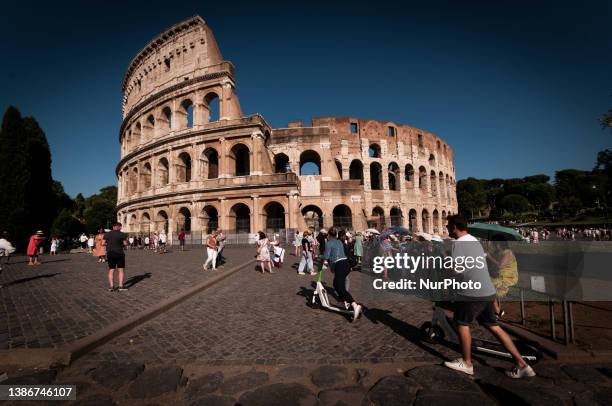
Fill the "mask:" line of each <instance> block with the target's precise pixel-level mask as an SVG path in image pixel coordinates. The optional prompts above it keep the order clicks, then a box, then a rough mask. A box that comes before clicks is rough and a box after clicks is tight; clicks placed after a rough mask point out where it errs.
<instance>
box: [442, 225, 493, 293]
mask: <svg viewBox="0 0 612 406" xmlns="http://www.w3.org/2000/svg"><path fill="white" fill-rule="evenodd" d="M452 256H453V258H454V259H455V260H456V259H457V257H464V258H467V257H472V258H474V263H476V258H479V257H480V258H482V262H484V264H483V267H479V265H478V264H477V263H476V265H475V266H473V267H472V268H471V269H467V267H466V268H465V269H464V270H463V271H457V270H456V269H455V272H457V273H458V274H460V275H461V276H462V278H463V281H464V282H468V281H473V282H474V283H476V282H480V284H481V287H480V289H469V288H468V289H462V290H459V291H458V292H457V293H459V294H460V295H462V296H468V297H491V296H493V295H495V294H496V292H497V291H496V290H495V287H494V286H493V282H492V281H491V276H490V275H489V270H488V268H487V261H486V255H485V252H484V249H483V248H482V245H481V244H480V241H478V239H477V238H476V237H474V236H473V235H471V234H466V235H464V236H462V237H459V238H457V239H456V240H455V241H454V242H453V248H452Z"/></svg>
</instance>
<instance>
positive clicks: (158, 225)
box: [155, 210, 168, 233]
mask: <svg viewBox="0 0 612 406" xmlns="http://www.w3.org/2000/svg"><path fill="white" fill-rule="evenodd" d="M155 231H157V232H160V231H163V232H165V233H167V232H168V215H167V214H166V212H165V211H163V210H160V211H159V212H157V216H156V217H155Z"/></svg>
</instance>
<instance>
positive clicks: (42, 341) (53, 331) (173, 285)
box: [0, 248, 253, 350]
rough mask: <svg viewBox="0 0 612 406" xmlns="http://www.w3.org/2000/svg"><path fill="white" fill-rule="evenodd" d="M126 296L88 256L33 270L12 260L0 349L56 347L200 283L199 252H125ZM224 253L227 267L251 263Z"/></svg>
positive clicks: (52, 260) (2, 296) (0, 303)
mask: <svg viewBox="0 0 612 406" xmlns="http://www.w3.org/2000/svg"><path fill="white" fill-rule="evenodd" d="M126 255H127V269H126V281H125V285H126V286H129V287H130V290H129V291H127V292H112V293H111V292H108V291H107V287H108V286H107V285H108V282H107V276H106V275H107V270H108V268H107V265H106V264H99V263H97V260H96V259H95V258H93V257H92V256H91V255H89V254H85V253H84V254H70V255H58V256H56V257H50V256H44V257H43V258H42V260H43V264H42V265H40V266H36V267H32V266H27V265H26V259H25V258H23V257H17V258H13V259H12V261H11V262H12V263H11V264H9V265H8V266H4V270H3V271H2V273H0V284H1V285H3V286H2V288H0V350H1V349H11V348H24V347H25V348H42V347H57V346H60V345H62V344H65V343H69V342H71V341H74V340H77V339H79V338H82V337H84V336H86V335H89V334H91V333H93V332H94V331H96V330H98V329H100V328H101V327H104V326H107V325H109V324H111V323H113V322H115V321H117V320H119V319H121V318H125V317H126V316H128V315H132V314H133V313H135V312H138V311H142V310H144V309H146V308H148V307H150V306H151V305H152V304H155V303H157V302H159V301H160V300H162V299H165V298H167V297H169V296H172V295H175V294H176V293H177V292H179V291H181V290H183V289H185V288H188V287H190V286H192V285H193V284H194V283H197V282H200V281H203V280H205V279H206V278H208V277H210V276H211V275H212V273H211V272H202V262H203V258H204V257H205V253H204V250H203V249H202V248H193V249H189V250H186V251H185V252H179V251H177V250H175V251H174V252H169V253H167V254H164V255H159V254H155V253H153V252H151V251H140V250H135V251H128V252H127V254H126ZM252 255H253V249H251V248H234V249H231V248H228V249H227V257H228V258H229V259H228V263H227V264H226V268H225V269H227V268H229V267H231V266H233V265H235V264H238V263H244V262H246V261H247V260H248V259H249V258H252Z"/></svg>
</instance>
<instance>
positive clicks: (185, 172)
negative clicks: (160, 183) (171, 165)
mask: <svg viewBox="0 0 612 406" xmlns="http://www.w3.org/2000/svg"><path fill="white" fill-rule="evenodd" d="M190 180H191V155H189V154H188V153H187V152H181V153H180V154H179V156H178V162H177V164H176V181H177V182H189V181H190Z"/></svg>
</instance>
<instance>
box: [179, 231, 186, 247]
mask: <svg viewBox="0 0 612 406" xmlns="http://www.w3.org/2000/svg"><path fill="white" fill-rule="evenodd" d="M178 239H179V244H180V246H181V251H185V230H183V229H181V232H180V233H179V235H178Z"/></svg>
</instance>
